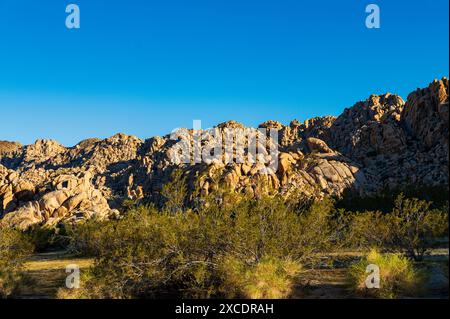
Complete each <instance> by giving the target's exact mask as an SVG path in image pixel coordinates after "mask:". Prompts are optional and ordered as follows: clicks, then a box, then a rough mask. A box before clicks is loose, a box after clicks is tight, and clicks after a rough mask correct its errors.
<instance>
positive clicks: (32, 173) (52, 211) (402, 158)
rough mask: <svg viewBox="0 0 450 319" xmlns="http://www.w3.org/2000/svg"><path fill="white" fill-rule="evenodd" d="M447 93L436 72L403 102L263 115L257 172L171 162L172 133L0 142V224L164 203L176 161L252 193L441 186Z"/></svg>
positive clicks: (207, 184) (208, 185) (211, 184)
mask: <svg viewBox="0 0 450 319" xmlns="http://www.w3.org/2000/svg"><path fill="white" fill-rule="evenodd" d="M448 94H449V84H448V79H447V78H443V79H442V80H435V81H433V82H432V83H431V84H430V85H429V86H428V87H427V88H423V89H417V90H416V91H414V92H412V93H411V94H410V95H409V96H408V98H407V101H406V102H405V101H403V100H402V98H401V97H399V96H397V95H393V94H390V93H387V94H384V95H372V96H370V97H369V98H368V99H367V100H365V101H362V102H358V103H356V104H355V105H354V106H352V107H351V108H348V109H345V110H344V112H343V113H342V114H341V115H340V116H339V117H337V118H335V117H331V116H326V117H318V118H314V119H310V120H307V121H305V122H303V123H300V122H299V121H297V120H294V121H292V122H291V123H290V124H289V125H283V124H281V123H279V122H276V121H267V122H265V123H262V124H261V125H260V127H261V128H271V129H276V130H277V131H278V141H277V142H278V144H279V147H278V151H279V154H278V166H277V168H276V170H272V171H269V172H268V173H267V174H259V172H260V170H261V166H262V164H261V163H259V162H257V161H256V162H249V161H248V160H246V161H244V162H243V163H236V162H231V163H228V164H224V163H222V162H220V161H210V162H203V163H183V164H174V163H173V161H172V160H171V159H172V156H173V146H174V144H175V143H176V141H173V140H171V139H170V136H169V135H167V136H164V137H153V138H150V139H147V140H141V139H139V138H137V137H134V136H128V135H125V134H117V135H114V136H112V137H110V138H107V139H104V140H99V139H88V140H84V141H82V142H80V143H79V144H77V145H76V146H74V147H71V148H67V147H64V146H62V145H61V144H59V143H57V142H55V141H51V140H38V141H36V142H35V143H34V144H32V145H26V146H22V145H20V144H19V143H14V142H2V141H0V217H1V218H2V221H1V223H3V224H6V225H9V226H14V227H18V228H21V229H26V228H28V227H29V226H31V225H34V224H47V225H53V224H56V223H58V222H59V221H61V220H78V219H83V218H90V217H97V218H111V217H116V216H117V215H118V214H119V212H118V211H117V210H116V209H117V208H119V207H120V205H121V204H122V202H123V201H124V200H125V199H132V200H139V199H145V200H149V201H152V202H155V203H156V204H161V201H162V197H161V195H160V192H161V189H162V187H163V185H164V184H165V183H167V182H168V181H170V178H171V174H172V172H173V171H174V170H175V169H181V170H182V171H183V173H184V174H185V175H186V176H188V177H189V178H188V181H189V189H190V192H191V194H193V191H194V188H196V187H198V188H199V190H200V192H201V193H202V194H208V193H210V192H211V191H212V190H213V189H215V188H216V187H227V188H229V189H231V190H232V191H234V192H241V193H245V194H248V195H249V196H258V193H259V192H265V191H272V192H273V191H275V192H280V193H282V194H285V195H286V196H289V195H290V194H291V193H293V192H302V193H307V194H311V195H314V196H323V195H326V194H332V195H337V196H339V195H341V194H342V193H343V192H344V191H346V190H349V191H352V192H355V193H357V194H359V195H362V196H364V195H368V194H372V193H374V192H376V191H378V190H380V189H382V188H383V187H396V186H400V185H403V184H408V183H415V184H423V185H448V178H449V177H448V173H449V172H448V163H449V158H448V145H449V140H448V139H449V123H448V121H449V119H448V116H449V102H448ZM228 128H237V129H242V130H244V131H245V130H250V129H249V128H245V127H244V126H243V125H242V124H240V123H237V122H234V121H230V122H226V123H222V124H219V125H218V126H217V130H218V132H219V133H220V134H222V135H223V136H225V135H226V134H227V132H226V131H227V129H228ZM185 134H188V135H192V134H194V132H193V131H192V130H185ZM247 142H248V141H247V140H242V141H240V140H236V141H235V143H241V144H245V143H247ZM208 143H212V142H211V140H210V139H208V138H207V139H205V140H203V141H202V144H204V145H208ZM258 156H260V154H258ZM261 156H263V157H264V156H266V157H267V156H268V154H267V151H265V150H262V154H261ZM262 182H263V183H262ZM218 185H221V186H218ZM261 185H264V188H261ZM191 199H192V198H191Z"/></svg>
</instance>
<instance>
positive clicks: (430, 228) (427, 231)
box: [387, 195, 448, 260]
mask: <svg viewBox="0 0 450 319" xmlns="http://www.w3.org/2000/svg"><path fill="white" fill-rule="evenodd" d="M430 205H431V203H429V202H426V201H421V200H418V199H416V198H405V197H404V196H403V195H400V196H398V197H397V199H396V201H395V208H394V210H393V211H392V213H391V214H390V215H389V216H387V218H388V220H389V224H390V227H391V243H390V244H391V245H392V246H394V247H396V248H398V249H399V250H401V251H404V252H406V253H407V254H408V255H409V256H411V257H413V258H414V259H415V260H421V259H422V258H423V256H424V255H425V253H426V252H427V251H428V250H429V248H431V247H432V246H433V244H434V242H435V241H436V239H437V238H439V237H442V236H444V235H445V234H446V233H447V232H448V211H447V212H444V211H440V210H436V209H434V210H430V209H429V208H430Z"/></svg>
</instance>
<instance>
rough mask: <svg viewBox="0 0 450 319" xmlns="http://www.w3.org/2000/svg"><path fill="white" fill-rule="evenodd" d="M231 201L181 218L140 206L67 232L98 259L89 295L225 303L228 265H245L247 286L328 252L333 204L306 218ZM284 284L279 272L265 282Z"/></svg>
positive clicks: (279, 207)
mask: <svg viewBox="0 0 450 319" xmlns="http://www.w3.org/2000/svg"><path fill="white" fill-rule="evenodd" d="M233 202H234V204H223V202H222V203H218V202H214V201H213V202H211V203H209V205H204V206H203V207H200V209H199V210H198V211H192V210H184V211H178V212H175V211H174V210H167V209H164V210H163V211H157V210H156V209H155V208H154V207H151V206H149V207H144V206H141V207H138V208H135V209H132V210H131V211H129V212H127V213H126V214H125V216H124V218H123V219H122V220H119V221H110V222H103V223H100V224H98V222H95V221H91V222H86V223H85V224H83V225H80V226H78V228H77V229H73V230H69V231H68V232H69V233H70V234H72V236H73V240H72V243H73V244H72V247H73V249H74V250H77V251H79V252H83V253H84V254H93V255H94V256H95V257H96V261H95V266H94V267H93V269H92V272H91V277H90V279H89V280H88V282H87V283H86V291H88V293H86V294H87V295H89V294H91V296H92V297H95V298H136V297H138V298H143V297H156V296H158V297H161V296H163V295H164V294H166V295H167V294H168V295H170V296H178V297H187V298H208V297H216V296H222V294H223V290H221V288H220V287H221V286H222V285H223V283H224V277H223V272H222V268H221V267H222V265H223V262H224V260H228V259H229V258H232V259H235V260H240V261H242V262H243V263H245V265H247V266H246V267H245V269H243V271H245V272H244V273H242V276H247V280H248V285H247V286H248V287H250V286H251V285H250V283H251V282H256V281H257V280H258V276H260V275H264V276H266V275H268V274H265V273H264V270H265V269H268V268H270V267H272V268H273V267H275V266H276V265H278V264H281V265H282V266H276V267H278V269H282V268H283V267H284V268H286V267H287V265H288V264H289V263H288V261H287V260H295V261H296V262H302V261H307V260H311V259H312V258H313V257H315V254H316V253H318V252H320V251H321V249H327V243H328V242H329V237H328V235H329V233H330V230H329V223H328V217H329V214H330V209H331V208H332V205H331V204H329V203H328V202H325V201H324V202H322V203H316V204H314V205H312V206H311V208H310V209H308V210H305V211H303V212H295V211H292V210H290V209H288V207H287V206H286V205H285V202H284V200H283V199H282V198H281V197H269V196H267V197H261V198H260V199H258V200H241V201H233ZM274 260H276V261H277V262H274ZM277 263H278V264H277ZM276 267H275V268H276ZM284 268H283V269H284ZM252 271H253V272H254V273H252ZM274 275H275V274H274ZM227 278H228V277H227ZM287 278H288V275H287V274H283V273H282V272H280V271H277V272H276V277H274V278H267V280H268V281H269V282H270V281H271V280H272V281H273V282H274V283H275V281H276V280H278V279H279V280H281V281H283V280H284V283H285V284H286V285H287V280H288V279H287ZM287 286H288V285H287ZM287 286H286V287H287ZM267 289H268V288H267ZM276 290H277V291H279V292H277V293H273V294H271V293H270V292H263V294H266V295H267V296H269V295H273V296H276V295H279V296H282V295H285V294H287V291H288V287H287V288H286V289H284V288H283V289H282V288H276ZM242 291H243V293H245V295H246V296H247V295H248V296H250V295H251V294H250V292H249V290H242Z"/></svg>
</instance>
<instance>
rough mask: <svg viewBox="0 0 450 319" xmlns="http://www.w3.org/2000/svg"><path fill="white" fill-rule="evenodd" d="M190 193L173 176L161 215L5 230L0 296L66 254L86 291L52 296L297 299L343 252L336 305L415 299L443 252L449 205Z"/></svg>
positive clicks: (138, 210) (147, 207)
mask: <svg viewBox="0 0 450 319" xmlns="http://www.w3.org/2000/svg"><path fill="white" fill-rule="evenodd" d="M185 183H186V180H185V179H184V178H183V177H182V175H181V174H177V173H176V172H175V173H174V174H173V178H172V181H171V182H170V183H168V184H167V185H166V186H165V187H164V189H163V194H164V197H165V199H166V200H165V202H164V204H163V205H162V206H161V207H156V206H155V205H153V204H149V203H145V202H140V203H133V202H126V203H124V212H123V214H121V216H120V218H117V219H114V220H109V221H100V220H96V219H89V220H85V221H83V222H78V223H64V224H63V223H61V224H58V225H56V226H55V227H53V228H51V227H50V228H49V227H48V226H46V227H41V228H40V227H33V228H30V229H29V230H28V231H27V232H25V233H22V232H17V231H14V230H11V229H6V228H4V229H1V232H0V236H1V241H0V248H1V251H0V256H1V259H0V263H1V266H2V267H1V268H0V292H1V294H2V296H3V297H8V296H11V295H12V296H14V292H15V289H16V288H17V286H18V285H20V283H21V282H23V278H22V274H23V263H24V261H25V259H26V258H27V257H29V256H30V254H31V252H32V251H33V250H34V251H35V252H41V251H46V250H49V249H50V250H51V249H59V250H60V249H64V250H65V251H67V252H68V253H70V254H71V255H73V256H76V257H77V258H91V259H92V260H93V262H92V266H91V267H88V268H86V269H84V270H83V272H82V278H81V287H80V288H79V289H67V288H64V287H62V286H63V285H61V288H60V289H59V290H58V292H57V297H59V298H180V297H181V298H291V297H298V296H299V291H302V289H303V288H305V286H307V283H305V278H306V277H307V276H308V275H307V274H308V273H310V272H311V271H313V270H318V269H321V268H329V269H333V268H334V267H336V264H339V263H340V262H342V258H341V257H342V255H345V253H346V252H353V255H354V258H351V259H350V260H346V261H345V267H344V269H345V278H346V293H345V295H344V296H341V297H369V298H401V297H411V296H412V297H420V296H422V295H423V293H424V287H425V286H426V281H427V280H428V279H427V278H428V277H427V268H426V267H424V266H423V264H424V263H423V259H424V257H425V256H426V255H427V254H428V253H429V252H430V250H431V249H433V248H435V247H448V245H447V244H446V243H448V222H447V221H448V203H446V202H441V203H439V205H436V204H435V203H434V202H432V201H426V200H421V199H418V198H409V197H406V196H405V195H404V194H403V193H400V194H398V195H396V196H395V200H392V204H391V207H390V208H389V209H385V210H384V211H383V210H366V211H354V210H352V209H351V208H350V207H348V206H345V205H344V204H342V202H339V201H338V200H337V199H333V198H330V197H324V198H321V199H316V200H314V199H312V198H309V197H305V196H304V195H299V196H291V197H290V198H289V199H287V198H284V197H283V196H281V195H279V194H270V193H267V194H265V195H261V196H257V197H247V196H245V195H242V194H236V193H233V192H227V191H225V190H223V189H225V188H223V187H222V188H221V187H219V188H218V191H216V192H213V193H210V194H208V195H207V196H201V195H199V197H198V200H197V205H195V206H192V205H187V204H185V203H186V202H187V198H186V197H187V192H186V185H185ZM263 186H264V185H262V186H261V187H263ZM219 190H221V191H219ZM367 200H368V201H370V200H369V199H367ZM358 205H359V204H358ZM344 207H345V208H344ZM442 242H444V245H443V246H442ZM355 252H356V254H354V253H355ZM447 256H448V255H447ZM369 264H376V265H378V267H379V268H380V280H381V283H382V284H381V288H380V289H367V288H366V287H365V286H364V283H365V279H366V278H367V276H368V274H367V273H366V267H367V265H369ZM447 265H448V257H447ZM444 267H445V265H444ZM447 289H448V278H447ZM425 293H426V292H425ZM447 294H448V290H447ZM300 296H302V294H300Z"/></svg>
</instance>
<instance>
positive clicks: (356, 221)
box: [345, 211, 391, 250]
mask: <svg viewBox="0 0 450 319" xmlns="http://www.w3.org/2000/svg"><path fill="white" fill-rule="evenodd" d="M348 222H349V230H348V232H347V236H346V238H345V240H346V244H347V246H348V247H351V248H356V249H358V250H360V249H362V250H366V249H370V248H373V247H377V248H380V249H381V248H386V245H387V243H389V242H390V240H391V225H390V222H389V219H388V218H387V217H386V215H385V214H383V213H382V212H379V211H374V212H373V211H366V212H362V213H352V214H351V217H350V219H349V221H348Z"/></svg>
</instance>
